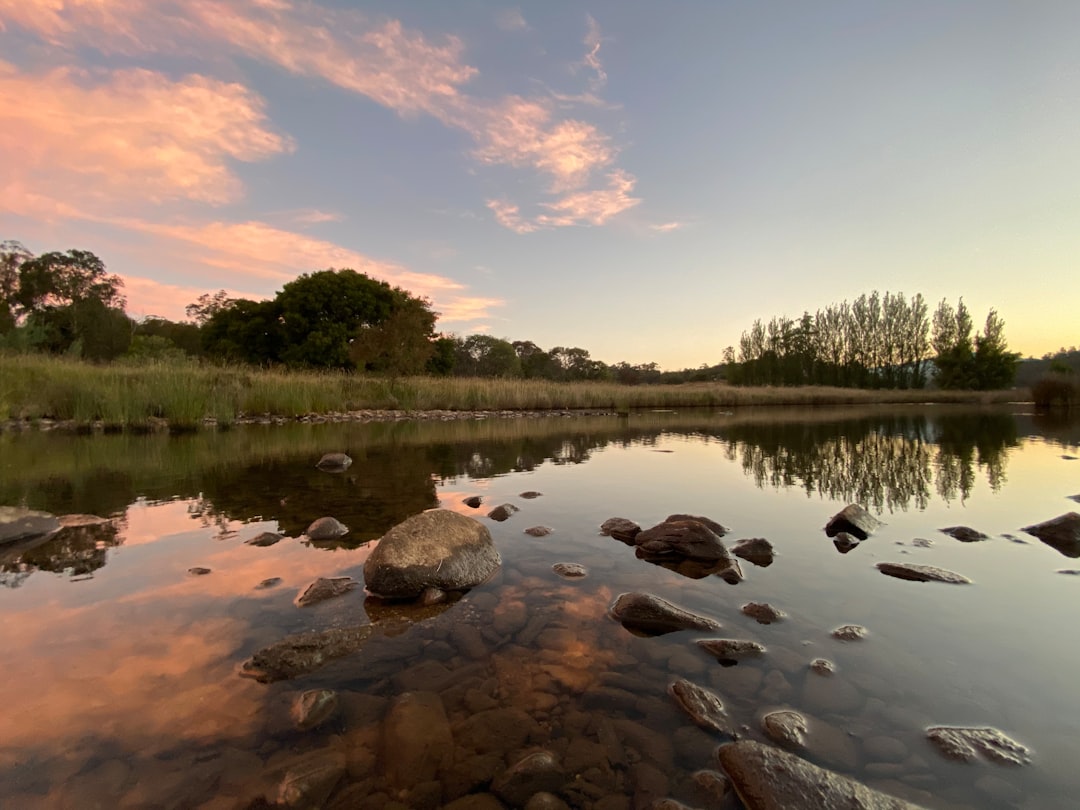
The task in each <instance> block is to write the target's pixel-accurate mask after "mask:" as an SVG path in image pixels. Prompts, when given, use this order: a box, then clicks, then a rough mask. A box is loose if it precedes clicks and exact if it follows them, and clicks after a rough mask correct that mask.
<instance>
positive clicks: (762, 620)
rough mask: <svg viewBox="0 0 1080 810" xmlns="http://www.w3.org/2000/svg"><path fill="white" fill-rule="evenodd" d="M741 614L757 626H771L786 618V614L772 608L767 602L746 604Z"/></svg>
mask: <svg viewBox="0 0 1080 810" xmlns="http://www.w3.org/2000/svg"><path fill="white" fill-rule="evenodd" d="M741 610H742V612H743V613H744V614H745V615H747V616H749V617H750V618H752V619H754V620H755V621H756V622H757V623H758V624H772V623H773V622H778V621H780V620H781V619H784V618H787V614H786V613H784V611H782V610H780V609H779V608H774V607H773V606H772V605H770V604H769V603H768V602H747V603H746V604H745V605H743V606H742V608H741Z"/></svg>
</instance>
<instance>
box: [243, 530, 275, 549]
mask: <svg viewBox="0 0 1080 810" xmlns="http://www.w3.org/2000/svg"><path fill="white" fill-rule="evenodd" d="M284 539H285V535H283V534H278V533H277V532H263V533H262V534H257V535H255V536H254V537H249V538H248V539H247V540H245V541H244V545H248V546H256V547H257V548H266V547H267V546H272V545H274V544H275V543H279V542H281V541H282V540H284Z"/></svg>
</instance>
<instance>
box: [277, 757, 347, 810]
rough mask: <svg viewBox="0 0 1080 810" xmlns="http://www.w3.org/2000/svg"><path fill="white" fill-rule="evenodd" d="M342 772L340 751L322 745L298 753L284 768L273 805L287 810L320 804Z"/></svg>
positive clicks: (343, 770) (342, 759)
mask: <svg viewBox="0 0 1080 810" xmlns="http://www.w3.org/2000/svg"><path fill="white" fill-rule="evenodd" d="M344 775H345V753H344V751H341V750H338V749H334V748H326V749H323V750H319V751H311V752H309V753H307V754H302V755H300V756H299V757H297V758H296V759H294V760H292V761H291V762H290V763H289V764H288V765H287V767H286V768H285V775H284V776H283V777H282V780H281V784H280V785H279V787H278V797H277V798H278V805H277V806H284V807H287V808H289V810H311V808H317V807H322V806H323V804H325V803H326V800H327V799H328V798H329V797H330V794H331V793H333V791H334V788H335V787H336V786H337V783H338V782H340V781H341V778H342V777H343V776H344Z"/></svg>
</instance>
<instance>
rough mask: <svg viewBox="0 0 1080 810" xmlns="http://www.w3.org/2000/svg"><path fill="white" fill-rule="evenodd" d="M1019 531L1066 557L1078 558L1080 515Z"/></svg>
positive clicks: (1071, 514) (1075, 514)
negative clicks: (1032, 536) (1036, 538)
mask: <svg viewBox="0 0 1080 810" xmlns="http://www.w3.org/2000/svg"><path fill="white" fill-rule="evenodd" d="M1021 531H1024V532H1027V533H1028V534H1031V535H1034V536H1035V537H1038V538H1039V539H1040V540H1042V541H1043V542H1044V543H1046V545H1048V546H1050V548H1052V549H1055V550H1056V551H1059V552H1060V553H1062V554H1064V555H1065V556H1066V557H1074V558H1075V557H1080V514H1077V513H1076V512H1068V513H1066V514H1064V515H1061V516H1059V517H1056V518H1054V519H1053V520H1047V521H1044V522H1043V523H1036V524H1035V525H1034V526H1026V527H1024V528H1023V529H1021Z"/></svg>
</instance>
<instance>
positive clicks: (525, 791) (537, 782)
mask: <svg viewBox="0 0 1080 810" xmlns="http://www.w3.org/2000/svg"><path fill="white" fill-rule="evenodd" d="M564 782H566V773H565V772H564V771H563V769H562V767H561V766H560V765H559V761H558V760H557V759H556V758H555V755H554V754H552V753H551V752H549V751H535V752H533V753H531V754H529V755H527V756H525V757H523V758H522V759H520V760H518V761H517V762H515V763H514V764H513V765H511V766H510V767H509V768H507V769H506V770H505V771H503V773H501V774H500V775H499V776H498V777H496V778H495V780H494V781H493V782H492V783H491V792H492V793H494V794H495V795H496V796H498V797H499V798H500V799H502V800H503V801H504V802H506V803H507V804H509V805H510V806H511V807H521V806H522V805H524V804H525V803H526V802H527V801H528V800H529V799H530V798H531V797H532V796H533V795H534V794H536V793H541V792H543V793H555V792H557V791H558V790H559V789H560V788H561V787H562V786H563V783H564Z"/></svg>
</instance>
